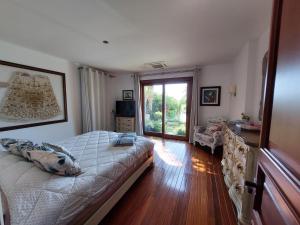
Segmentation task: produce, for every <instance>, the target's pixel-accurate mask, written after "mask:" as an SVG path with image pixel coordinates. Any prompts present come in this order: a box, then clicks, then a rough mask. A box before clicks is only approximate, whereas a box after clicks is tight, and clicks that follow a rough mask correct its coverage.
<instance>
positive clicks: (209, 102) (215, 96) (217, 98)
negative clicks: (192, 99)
mask: <svg viewBox="0 0 300 225" xmlns="http://www.w3.org/2000/svg"><path fill="white" fill-rule="evenodd" d="M220 102H221V86H214V87H201V88H200V105H201V106H220Z"/></svg>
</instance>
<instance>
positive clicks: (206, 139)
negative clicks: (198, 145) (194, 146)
mask: <svg viewBox="0 0 300 225" xmlns="http://www.w3.org/2000/svg"><path fill="white" fill-rule="evenodd" d="M195 136H196V137H197V138H198V139H199V140H201V141H203V142H206V143H213V142H214V138H213V137H212V136H211V135H207V134H201V133H198V134H195Z"/></svg>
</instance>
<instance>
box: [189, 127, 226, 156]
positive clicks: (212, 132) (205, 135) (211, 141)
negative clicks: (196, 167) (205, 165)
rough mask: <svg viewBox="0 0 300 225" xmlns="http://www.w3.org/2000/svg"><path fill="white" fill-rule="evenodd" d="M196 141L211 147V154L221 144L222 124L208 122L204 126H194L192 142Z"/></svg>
mask: <svg viewBox="0 0 300 225" xmlns="http://www.w3.org/2000/svg"><path fill="white" fill-rule="evenodd" d="M196 142H198V143H199V144H200V145H202V146H208V147H210V148H211V154H214V152H215V148H216V147H218V146H222V145H223V125H222V124H221V123H218V124H209V125H208V126H207V127H205V126H195V127H194V138H193V144H194V145H196Z"/></svg>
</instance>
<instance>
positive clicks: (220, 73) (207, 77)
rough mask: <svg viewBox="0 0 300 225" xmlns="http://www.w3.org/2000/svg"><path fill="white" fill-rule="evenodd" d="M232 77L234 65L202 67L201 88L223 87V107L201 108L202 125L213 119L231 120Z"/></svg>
mask: <svg viewBox="0 0 300 225" xmlns="http://www.w3.org/2000/svg"><path fill="white" fill-rule="evenodd" d="M232 75H233V68H232V64H219V65H209V66H204V67H202V69H201V75H200V80H199V84H200V86H201V87H204V86H221V105H220V106H199V118H200V121H199V122H200V124H203V125H205V123H206V122H207V120H208V119H209V118H212V117H218V116H222V117H225V118H229V109H230V101H231V97H230V95H229V92H228V91H229V87H230V85H231V83H232Z"/></svg>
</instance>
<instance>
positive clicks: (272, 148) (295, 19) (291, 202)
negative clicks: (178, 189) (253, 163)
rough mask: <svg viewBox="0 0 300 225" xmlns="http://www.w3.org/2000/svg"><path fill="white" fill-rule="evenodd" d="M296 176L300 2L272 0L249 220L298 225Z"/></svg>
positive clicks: (299, 167)
mask: <svg viewBox="0 0 300 225" xmlns="http://www.w3.org/2000/svg"><path fill="white" fill-rule="evenodd" d="M299 178H300V1H299V0H275V1H274V7H273V21H272V30H271V39H270V53H269V65H268V75H267V86H266V96H265V106H264V118H263V129H262V134H261V142H260V152H259V157H258V168H257V181H256V182H257V183H256V195H255V199H254V208H253V213H252V220H253V224H257V225H288V224H289V225H298V224H300V182H299ZM253 186H255V185H253ZM251 189H252V187H249V190H251Z"/></svg>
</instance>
